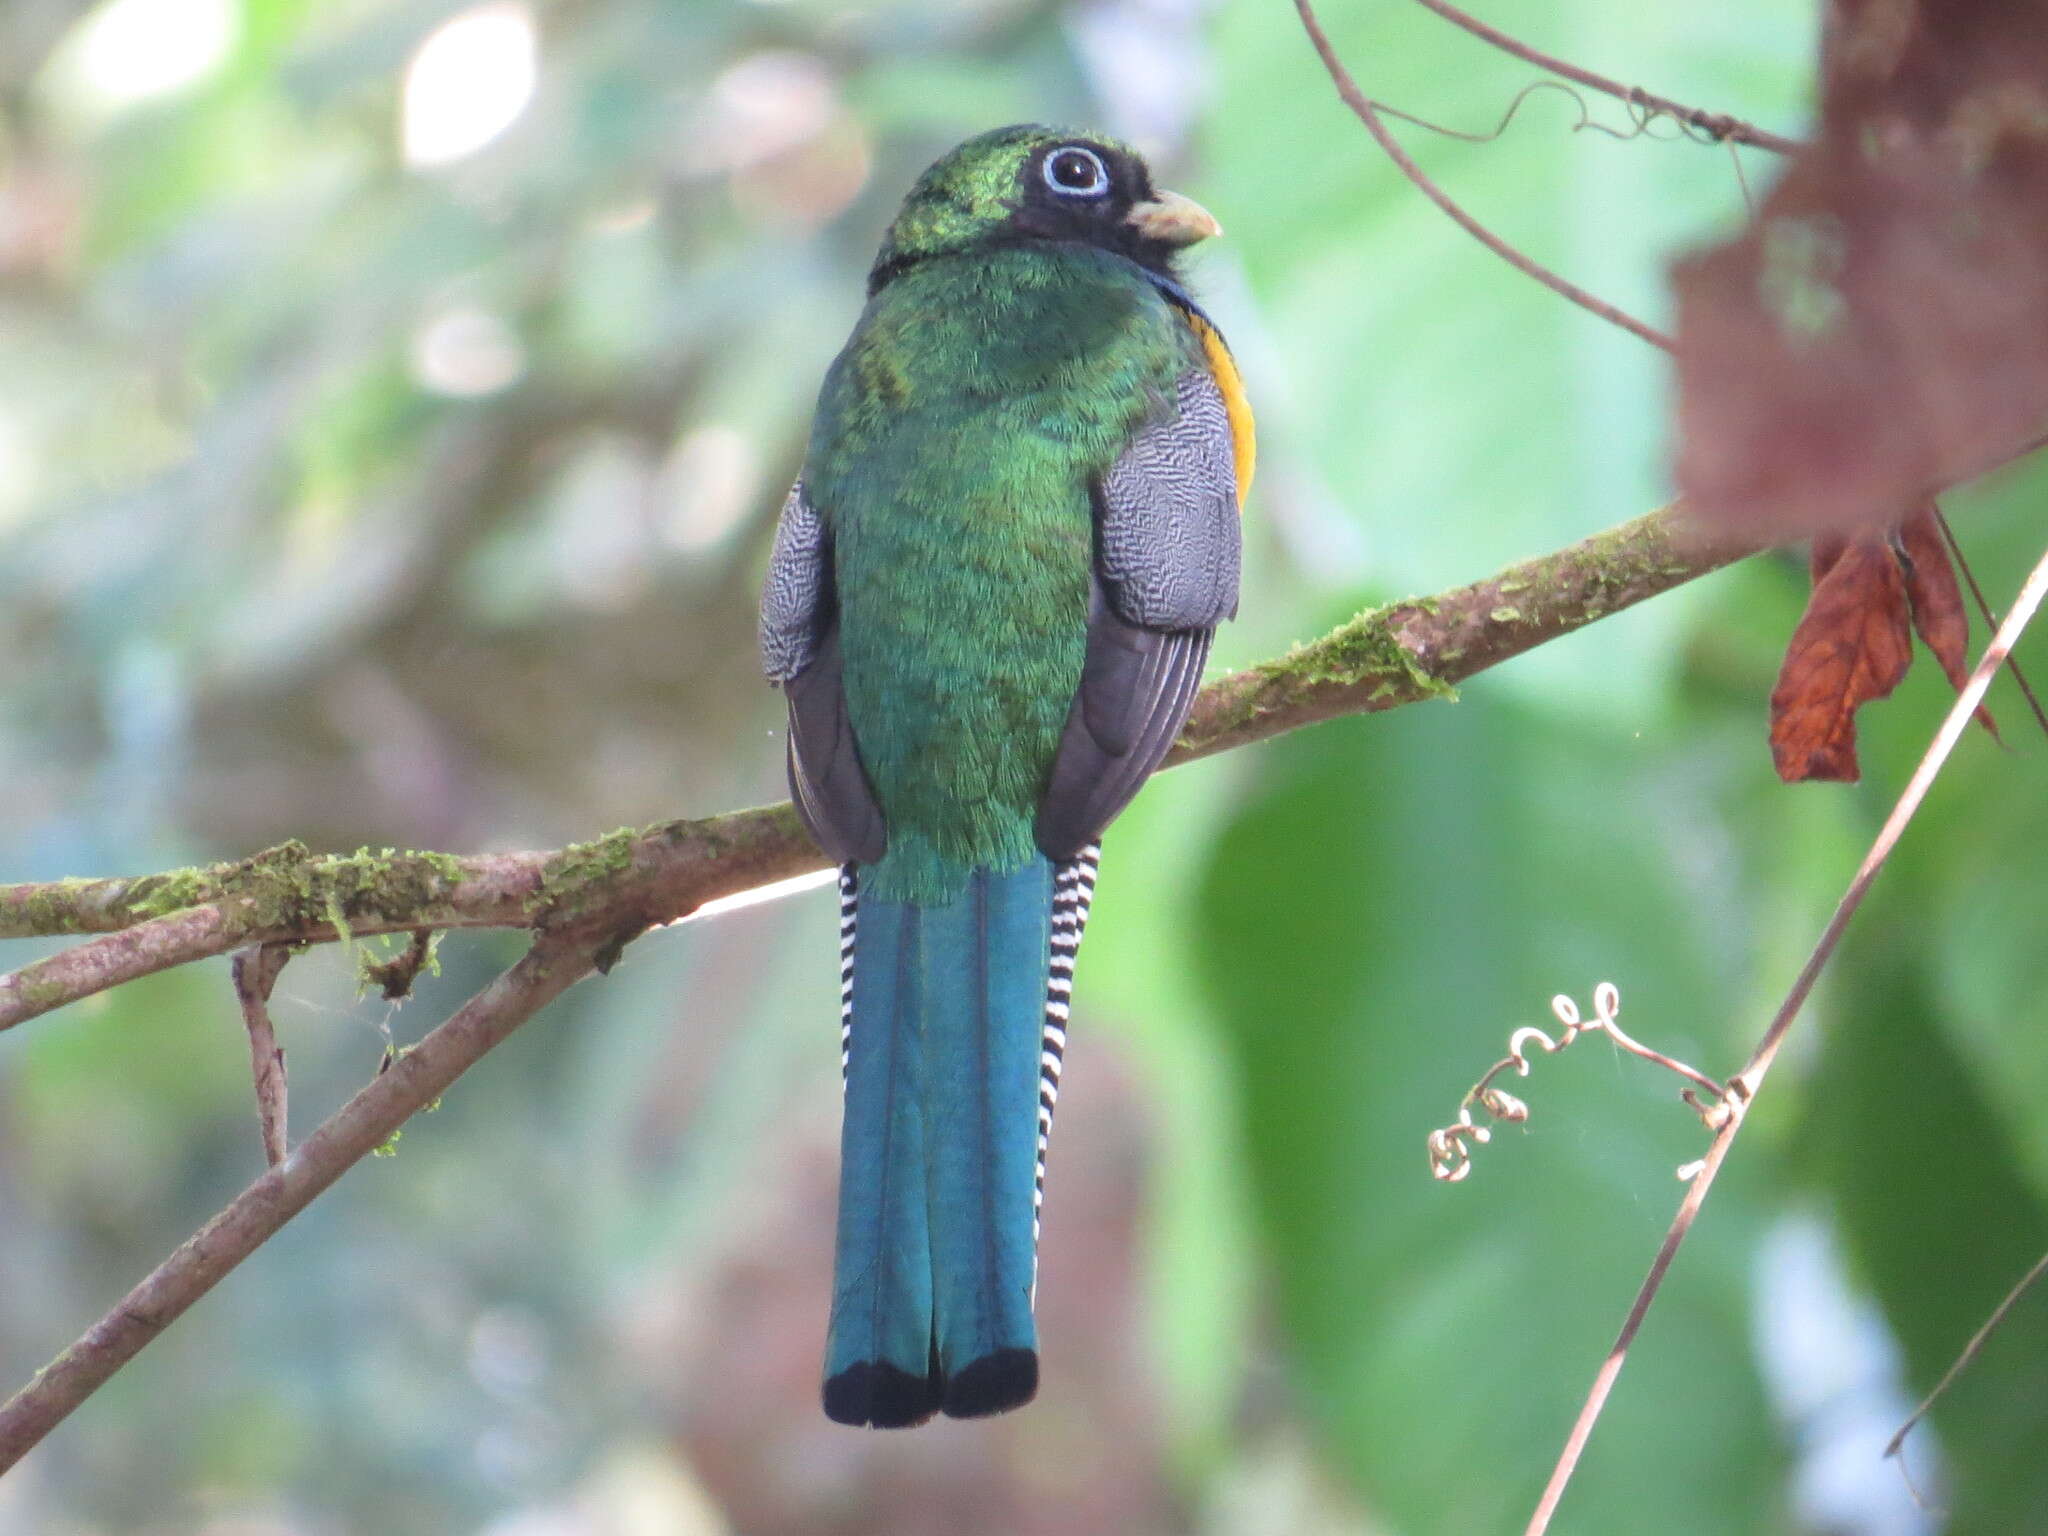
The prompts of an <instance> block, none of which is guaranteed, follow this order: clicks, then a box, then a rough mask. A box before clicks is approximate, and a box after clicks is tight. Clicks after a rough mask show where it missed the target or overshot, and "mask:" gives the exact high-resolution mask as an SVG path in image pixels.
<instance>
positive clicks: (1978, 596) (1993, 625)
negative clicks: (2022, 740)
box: [1934, 502, 2048, 736]
mask: <svg viewBox="0 0 2048 1536" xmlns="http://www.w3.org/2000/svg"><path fill="white" fill-rule="evenodd" d="M1934 525H1935V527H1937V528H1939V529H1940V530H1941V537H1942V542H1943V543H1945V544H1947V545H1948V552H1949V554H1950V555H1952V556H1953V557H1954V559H1955V562H1956V569H1957V570H1959V571H1961V572H1962V573H1963V582H1964V585H1966V586H1968V587H1969V589H1970V596H1971V598H1972V599H1974V600H1975V602H1976V604H1977V612H1979V613H1980V614H1982V615H1983V616H1984V625H1985V628H1987V629H1997V628H1998V615H1997V614H1995V613H1993V612H1992V611H1991V604H1989V603H1988V602H1986V601H1985V600H1984V589H1983V588H1982V587H1980V586H1978V585H1977V573H1976V572H1975V571H1973V570H1971V569H1970V561H1969V558H1968V557H1967V556H1966V555H1964V553H1963V546H1962V543H1961V541H1960V540H1958V539H1957V538H1956V531H1955V529H1953V528H1951V527H1950V526H1949V521H1948V514H1947V513H1946V512H1944V511H1942V510H1941V503H1939V502H1936V503H1934ZM2005 670H2006V671H2007V672H2009V673H2011V674H2012V680H2013V681H2014V682H2015V683H2018V684H2019V688H2020V693H2021V694H2022V695H2024V696H2025V698H2026V701H2027V707H2028V708H2029V709H2031V710H2032V711H2033V712H2034V721H2035V723H2036V724H2037V725H2039V726H2040V727H2041V734H2042V735H2044V736H2048V713H2043V712H2042V709H2041V701H2040V700H2039V699H2038V698H2036V697H2035V696H2034V685H2033V684H2032V683H2030V682H2028V681H2027V674H2026V673H2024V672H2022V671H2021V670H2020V661H2019V658H2018V657H2017V656H2015V657H2013V659H2012V660H2011V661H2009V662H2007V663H2006V665H2005Z"/></svg>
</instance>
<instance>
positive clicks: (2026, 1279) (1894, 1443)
mask: <svg viewBox="0 0 2048 1536" xmlns="http://www.w3.org/2000/svg"><path fill="white" fill-rule="evenodd" d="M2043 1275H2048V1253H2044V1254H2042V1255H2041V1257H2040V1258H2038V1259H2036V1260H2035V1261H2034V1267H2033V1268H2032V1269H2030V1270H2028V1271H2027V1272H2026V1273H2025V1274H2024V1275H2022V1276H2020V1281H2019V1284H2017V1285H2015V1286H2014V1287H2013V1288H2012V1289H2011V1290H2009V1291H2007V1292H2006V1293H2005V1300H2003V1301H2001V1302H2000V1303H1999V1304H1998V1305H1997V1306H1996V1307H1994V1308H1993V1309H1992V1311H1991V1315H1990V1316H1989V1317H1987V1318H1985V1319H1984V1326H1983V1327H1981V1328H1979V1329H1978V1330H1977V1331H1976V1332H1975V1333H1973V1334H1971V1335H1970V1342H1969V1343H1967V1344H1965V1345H1964V1346H1963V1352H1962V1353H1961V1354H1960V1355H1957V1356H1956V1358H1955V1363H1954V1364H1953V1365H1951V1366H1950V1367H1949V1368H1948V1369H1947V1370H1946V1371H1944V1372H1943V1373H1942V1377H1941V1380H1940V1381H1938V1382H1936V1383H1935V1384H1934V1390H1933V1391H1932V1392H1930V1393H1928V1394H1927V1395H1926V1396H1925V1397H1924V1398H1922V1399H1921V1400H1920V1406H1919V1407H1918V1408H1915V1409H1914V1410H1913V1411H1912V1413H1911V1414H1909V1415H1908V1416H1907V1418H1906V1422H1905V1423H1903V1424H1901V1425H1900V1426H1899V1427H1898V1429H1897V1431H1896V1432H1895V1433H1894V1434H1893V1435H1892V1437H1891V1439H1889V1440H1887V1441H1886V1442H1885V1446H1884V1453H1885V1455H1887V1456H1896V1455H1898V1454H1899V1451H1900V1449H1901V1448H1902V1447H1904V1445H1905V1443H1906V1436H1908V1435H1910V1434H1911V1433H1913V1430H1914V1427H1915V1426H1916V1425H1918V1424H1919V1422H1920V1421H1921V1420H1922V1419H1924V1418H1926V1417H1927V1414H1928V1410H1929V1409H1931V1408H1933V1406H1934V1405H1935V1404H1936V1403H1937V1402H1939V1401H1940V1400H1941V1397H1942V1394H1943V1393H1945V1392H1947V1391H1948V1389H1949V1388H1950V1387H1952V1386H1954V1385H1955V1381H1956V1378H1957V1377H1958V1376H1960V1375H1962V1374H1963V1372H1964V1371H1966V1370H1968V1369H1969V1368H1970V1362H1971V1361H1973V1360H1975V1359H1976V1358H1977V1355H1978V1353H1979V1352H1980V1351H1981V1350H1982V1349H1983V1348H1984V1341H1985V1340H1986V1339H1988V1338H1990V1337H1991V1335H1992V1334H1994V1333H1996V1332H1997V1331H1998V1325H1999V1324H2000V1323H2002V1322H2004V1321H2005V1315H2006V1313H2008V1312H2010V1311H2011V1310H2012V1309H2013V1307H2014V1305H2015V1304H2017V1303H2018V1301H2019V1299H2020V1298H2021V1297H2022V1296H2024V1295H2026V1294H2027V1291H2028V1289H2029V1287H2031V1286H2032V1285H2033V1283H2034V1282H2035V1281H2036V1280H2039V1279H2040V1278H2041V1277H2042V1276H2043ZM1902 1465H1903V1463H1902Z"/></svg>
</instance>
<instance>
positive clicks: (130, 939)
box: [0, 505, 1761, 1029]
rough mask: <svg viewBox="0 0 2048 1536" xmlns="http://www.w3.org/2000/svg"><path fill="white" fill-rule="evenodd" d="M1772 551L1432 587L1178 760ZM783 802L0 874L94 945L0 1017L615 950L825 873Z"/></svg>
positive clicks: (45, 964)
mask: <svg viewBox="0 0 2048 1536" xmlns="http://www.w3.org/2000/svg"><path fill="white" fill-rule="evenodd" d="M1759 547H1761V546H1760V545H1759V544H1758V543H1757V542H1756V541H1755V540H1754V539H1751V538H1744V537H1739V536H1732V535H1728V534H1711V535H1710V534H1706V533H1703V532H1701V531H1699V530H1697V529H1695V528H1693V527H1692V526H1691V525H1690V524H1688V523H1686V522H1685V521H1684V519H1683V518H1682V517H1681V515H1680V513H1679V510H1678V508H1677V507H1676V506H1675V505H1674V506H1672V507H1667V508H1665V509H1663V510H1661V511H1658V512H1652V513H1650V514H1648V515H1647V516H1644V517H1639V518H1636V519H1634V520H1633V521H1631V522H1627V523H1623V524H1622V525H1621V526H1620V527H1618V528H1611V529H1609V530H1608V531H1607V532H1605V533H1600V534H1595V535H1594V536H1593V537H1592V538H1589V539H1585V540H1583V541H1581V542H1580V543H1577V544H1574V545H1571V546H1569V547H1568V548H1565V549H1562V550H1559V551H1557V552H1556V553H1554V554H1549V555H1544V556H1541V557H1539V558H1537V559H1534V560H1525V561H1523V562H1521V563H1520V564H1518V565H1512V566H1509V567H1508V568H1507V569H1506V570H1503V571H1501V572H1499V573H1498V574H1497V575H1494V576H1492V577H1489V578H1487V579H1486V580H1484V581H1477V582H1473V583H1471V584H1470V585H1468V586H1463V587H1457V588H1454V589H1452V590H1451V591H1448V592H1444V593H1440V594H1439V595H1437V596H1436V597H1433V598H1416V599H1410V600H1408V601H1406V602H1400V603H1394V604H1391V605H1389V606H1387V607H1384V608H1375V609H1369V610H1367V611H1366V612H1364V613H1361V614H1359V615H1358V616H1357V617H1356V618H1353V619H1351V620H1350V621H1348V622H1347V623H1344V624H1341V625H1339V626H1338V627H1337V628H1336V629H1334V630H1332V631H1331V632H1330V633H1329V634H1327V635H1325V636H1323V637H1322V638H1321V639H1320V640H1316V641H1314V642H1312V643H1310V644H1308V645H1303V646H1299V647H1297V648H1296V649H1295V650H1293V651H1292V652H1290V653H1289V654H1287V655H1286V656H1283V657H1280V658H1279V659H1277V660H1275V661H1269V662H1264V663H1261V664H1260V665H1258V666H1255V667H1250V668H1247V669H1246V670H1245V671H1242V672H1234V673H1231V674H1230V675H1228V676H1226V677H1223V678H1219V679H1218V680H1217V681H1215V682H1214V683H1211V684H1210V685H1209V686H1208V687H1207V688H1205V689H1203V690H1202V693H1201V695H1200V696H1199V697H1198V698H1197V699H1196V701H1195V707H1194V710H1193V713H1192V714H1190V716H1189V717H1188V724H1187V729H1186V730H1185V731H1183V732H1182V734H1181V739H1180V743H1179V745H1178V746H1176V747H1175V749H1174V751H1173V753H1172V755H1171V756H1169V757H1168V758H1167V762H1168V763H1169V764H1172V763H1182V762H1187V761H1189V760H1190V759H1192V758H1197V757H1207V756H1209V755H1210V754H1211V753H1215V752H1222V751H1225V750H1228V749H1229V748H1232V747H1239V746H1244V745H1246V744H1247V743H1250V742H1254V741H1263V740H1265V739H1266V738H1268V737H1272V736H1278V735H1280V734H1282V733H1283V732H1286V731H1292V730H1296V729H1299V728H1300V727H1302V726H1305V725H1313V724H1316V723H1317V722H1319V721H1323V720H1333V719H1336V718H1338V717H1339V716H1342V715H1355V714H1367V713H1371V712H1373V711H1377V710H1383V709H1392V708H1394V707H1395V706H1397V705H1401V704H1411V703H1415V702H1416V701H1418V700H1422V699H1430V698H1442V697H1446V696H1448V695H1450V694H1451V692H1452V690H1453V688H1454V686H1455V685H1456V684H1458V683H1460V682H1462V681H1464V680H1465V679H1466V678H1468V677H1471V676H1473V675H1475V674H1476V673H1479V672H1483V671H1485V670H1486V669H1487V668H1489V667H1493V666H1497V665H1498V664H1499V663H1501V662H1503V661H1506V660H1508V659H1509V658H1510V657H1513V656H1519V655H1520V654H1521V653H1522V652H1524V651H1526V650H1530V649H1532V648H1533V647H1535V646H1538V645H1541V644H1543V643H1544V642H1545V641H1548V640H1554V639H1556V638H1558V637H1559V636H1561V635H1566V634H1569V633H1571V632H1572V631H1573V630H1576V629H1580V628H1582V627H1583V626H1585V625H1587V624H1590V623H1592V622H1593V621H1594V620H1596V619H1600V618H1604V617H1605V616H1606V615H1608V614H1610V613H1615V612H1618V611H1620V610H1621V609H1623V608H1628V607H1631V606H1633V605H1634V604H1636V603H1639V602H1642V601H1643V600H1644V599H1646V598H1650V597H1654V596H1656V595H1657V594H1658V593H1660V592H1666V591H1669V590H1670V589H1671V588H1673V587H1676V586H1679V585H1681V584H1683V583H1685V582H1687V581H1690V580H1692V579H1693V578H1694V577H1696V576H1703V575H1705V574H1706V573H1707V572H1709V571H1713V570H1717V569H1719V568H1720V567H1721V566H1724V565H1726V564H1728V563H1729V562H1731V561H1733V560H1737V559H1740V558H1741V557H1743V556H1744V555H1748V554H1752V553H1754V552H1755V551H1756V550H1757V549H1758V548H1759ZM824 864H825V860H824V857H823V855H821V854H820V853H819V852H818V850H817V848H816V847H815V846H814V845H813V844H812V843H811V841H810V839H809V838H808V837H806V836H805V835H804V832H803V829H802V828H801V826H800V825H799V824H798V822H797V819H796V815H795V813H794V812H793V811H792V810H791V809H790V807H789V806H788V805H786V804H784V805H777V806H769V807H763V808H760V809H756V810H748V811H734V812H731V813H729V814H726V815H722V816H713V817H708V818H705V819H702V820H694V821H672V822H665V823H662V824H660V825H657V826H654V827H650V828H647V829H645V830H642V831H634V830H631V829H625V830H621V831H618V832H613V833H611V834H610V835H608V836H606V837H601V838H598V839H597V840H596V841H594V842H589V843H577V844H572V845H571V846H569V847H567V848H563V849H560V850H558V851H556V852H552V853H504V854H489V855H484V856H480V857H471V858H457V857H454V856H452V855H449V854H442V853H394V852H391V851H390V850H388V849H387V850H385V851H384V852H382V853H372V852H370V851H368V850H364V851H362V852H358V853H354V854H348V855H336V856H329V857H316V856H315V855H313V854H311V853H309V852H308V851H307V850H306V849H305V848H304V847H303V846H302V845H300V844H297V843H287V844H285V845H283V846H282V847H280V848H273V849H270V850H268V851H267V852H264V853H260V854H257V855H255V856H253V857H251V858H247V859H243V860H240V861H238V862H236V863H232V864H216V865H211V866H207V867H202V868H194V869H182V870H172V871H170V872H168V873H165V874H156V875H142V876H117V877H111V878H107V879H96V880H58V881H52V882H47V883H40V884H26V885H8V886H0V939H4V938H29V937H38V936H49V935H56V934H98V935H100V937H98V938H95V939H92V940H89V941H88V942H86V943H83V944H79V945H75V946H73V947H72V948H70V949H66V950H62V951H60V952H58V953H57V954H54V955H50V956H48V957H46V958H44V959H41V960H37V961H34V962H31V963H30V964H28V965H24V966H22V967H21V968H20V969H19V970H16V971H13V972H11V973H9V974H7V975H5V976H0V1029H6V1028H10V1027H12V1026H13V1025H16V1024H19V1023H22V1022H23V1021H25V1020H27V1019H32V1018H35V1017H36V1016H38V1015H39V1014H44V1013H48V1012H49V1011H50V1010H51V1009H53V1008H58V1007H61V1006H63V1005H64V1004H65V1003H69V1002H74V1001H76V1000H77V999H79V998H81V997H86V996H89V995H91V994H92V993H95V992H100V991H104V990H105V989H107V988H108V987H112V986H117V985H119V984H120V983H122V982H125V981H132V980H134V979H135V978H136V977H139V976H147V975H150V974H152V973H154V972H157V971H161V970H167V969H169V968H171V967H173V966H178V965H184V964H187V963H189V962H191V961H193V960H199V959H204V958H206V957H207V956H210V955H219V954H225V953H227V952H228V951H230V950H234V949H240V948H242V947H244V946H247V945H252V944H268V943H284V942H293V943H332V942H333V941H335V940H336V939H337V938H339V937H341V936H342V934H343V933H344V931H345V932H346V933H348V934H350V935H363V934H371V933H393V932H406V931H412V930H417V929H421V928H527V927H533V928H539V929H541V930H543V931H546V930H549V929H553V928H556V927H559V926H562V925H565V924H594V925H596V926H597V927H599V928H601V929H603V930H604V931H605V932H606V933H607V934H608V935H609V938H610V941H611V942H612V943H613V944H614V945H617V944H623V943H625V942H627V941H629V940H630V939H632V938H633V937H634V936H635V935H637V934H639V933H641V932H644V931H645V930H646V929H647V928H649V927H652V926H654V925H656V924H660V923H666V922H672V921H674V920H675V919H676V918H678V917H683V916H686V915H688V914H689V913H690V912H692V911H694V910H696V909H697V908H698V907H699V906H701V905H703V904H704V903H705V902H707V901H710V900H712V899H713V898H715V897H719V896H729V895H732V894H734V893H736V892H739V891H744V890H749V889H752V888H753V887H755V886H761V885H766V884H769V883H770V882H772V881H776V880H782V879H787V878H789V877H790V876H793V875H800V874H803V873H805V872H806V871H809V870H814V869H821V868H823V867H824Z"/></svg>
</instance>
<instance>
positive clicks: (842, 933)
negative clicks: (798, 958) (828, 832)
mask: <svg viewBox="0 0 2048 1536" xmlns="http://www.w3.org/2000/svg"><path fill="white" fill-rule="evenodd" d="M859 913H860V866H859V865H858V864H851V863H848V864H842V865H840V866H839V1088H840V1092H841V1093H844V1092H845V1091H846V1070H847V1067H848V1065H849V1064H850V1063H851V1062H852V1060H853V927H854V922H855V920H856V919H857V918H858V916H859Z"/></svg>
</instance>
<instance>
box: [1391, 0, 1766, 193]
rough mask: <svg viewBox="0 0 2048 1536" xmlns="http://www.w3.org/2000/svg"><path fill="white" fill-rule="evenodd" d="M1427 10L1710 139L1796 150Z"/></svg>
mask: <svg viewBox="0 0 2048 1536" xmlns="http://www.w3.org/2000/svg"><path fill="white" fill-rule="evenodd" d="M1420 3H1421V4H1422V5H1424V6H1426V7H1427V8H1428V9H1430V10H1432V11H1434V12H1436V13H1437V15H1439V16H1441V17H1443V19H1444V20H1445V21H1448V22H1449V23H1450V24H1451V25H1452V26H1454V27H1461V28H1463V29H1464V30H1465V31H1467V32H1470V33H1471V34H1472V35H1473V36H1474V37H1476V38H1478V39H1479V40H1480V41H1481V42H1485V43H1490V44H1492V45H1493V46H1494V47H1496V48H1498V49H1499V50H1500V51H1501V52H1502V53H1506V54H1512V55H1513V56H1514V57H1515V58H1518V59H1520V60H1521V61H1522V62H1523V63H1525V64H1534V65H1535V66H1536V67H1537V68H1538V69H1544V70H1548V71H1549V72H1550V73H1551V74H1553V75H1557V76H1559V77H1560V78H1562V79H1565V80H1570V81H1573V82H1575V83H1576V84H1579V85H1583V86H1586V87H1588V88H1590V89H1592V90H1596V91H1605V92H1606V93H1607V94H1608V95H1609V96H1613V97H1616V98H1617V99H1619V100H1621V101H1625V102H1627V103H1628V104H1629V105H1630V106H1631V107H1633V108H1637V109H1639V110H1641V111H1645V112H1648V113H1650V114H1653V115H1658V116H1663V117H1668V118H1670V119H1672V120H1673V121H1674V122H1676V123H1679V124H1680V125H1682V126H1683V127H1686V128H1690V129H1693V130H1696V131H1697V132H1699V133H1701V134H1703V135H1704V136H1705V137H1706V138H1708V139H1709V140H1711V141H1712V142H1714V143H1717V144H1720V143H1728V144H1747V145H1749V146H1750V148H1752V149H1767V150H1769V151H1770V152H1771V153H1772V154H1775V155H1789V154H1792V153H1793V152H1794V151H1796V150H1798V149H1800V148H1801V147H1802V146H1801V145H1800V143H1799V141H1798V140H1797V139H1788V138H1785V137H1784V136H1783V135H1781V134H1776V133H1772V132H1770V131H1769V130H1767V129H1763V128H1755V127H1752V126H1750V125H1749V124H1748V123H1745V122H1743V121H1742V120H1741V119H1740V118H1735V117H1730V116H1729V115H1728V114H1727V113H1725V112H1702V111H1701V110H1700V109H1699V108H1697V107H1688V106H1683V105H1681V104H1680V103H1678V102H1675V101H1673V100H1672V99H1671V98H1670V97H1668V96H1658V95H1655V94H1653V93H1652V92H1649V91H1646V90H1644V89H1643V88H1642V87H1641V86H1639V85H1623V84H1622V83H1621V82H1620V81H1619V80H1610V79H1608V78H1607V77H1606V76H1605V75H1596V74H1594V73H1593V72H1592V71H1591V70H1590V69H1581V68H1580V67H1579V66H1578V65H1576V64H1574V63H1572V62H1571V61H1570V60H1568V59H1560V58H1558V57H1557V56H1556V55H1554V54H1548V53H1544V52H1542V51H1541V50H1539V49H1536V48H1531V47H1530V46H1529V45H1528V44H1527V43H1525V42H1522V41H1520V40H1519V39H1517V38H1512V37H1509V36H1508V35H1507V33H1505V32H1503V31H1501V30H1500V29H1499V28H1498V27H1491V26H1488V25H1487V24H1486V23H1485V22H1483V21H1481V20H1480V19H1479V18H1478V17H1477V16H1473V15H1471V14H1469V13H1468V12H1465V11H1461V10H1459V9H1458V7H1457V6H1455V5H1452V4H1450V3H1449V0H1420Z"/></svg>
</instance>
